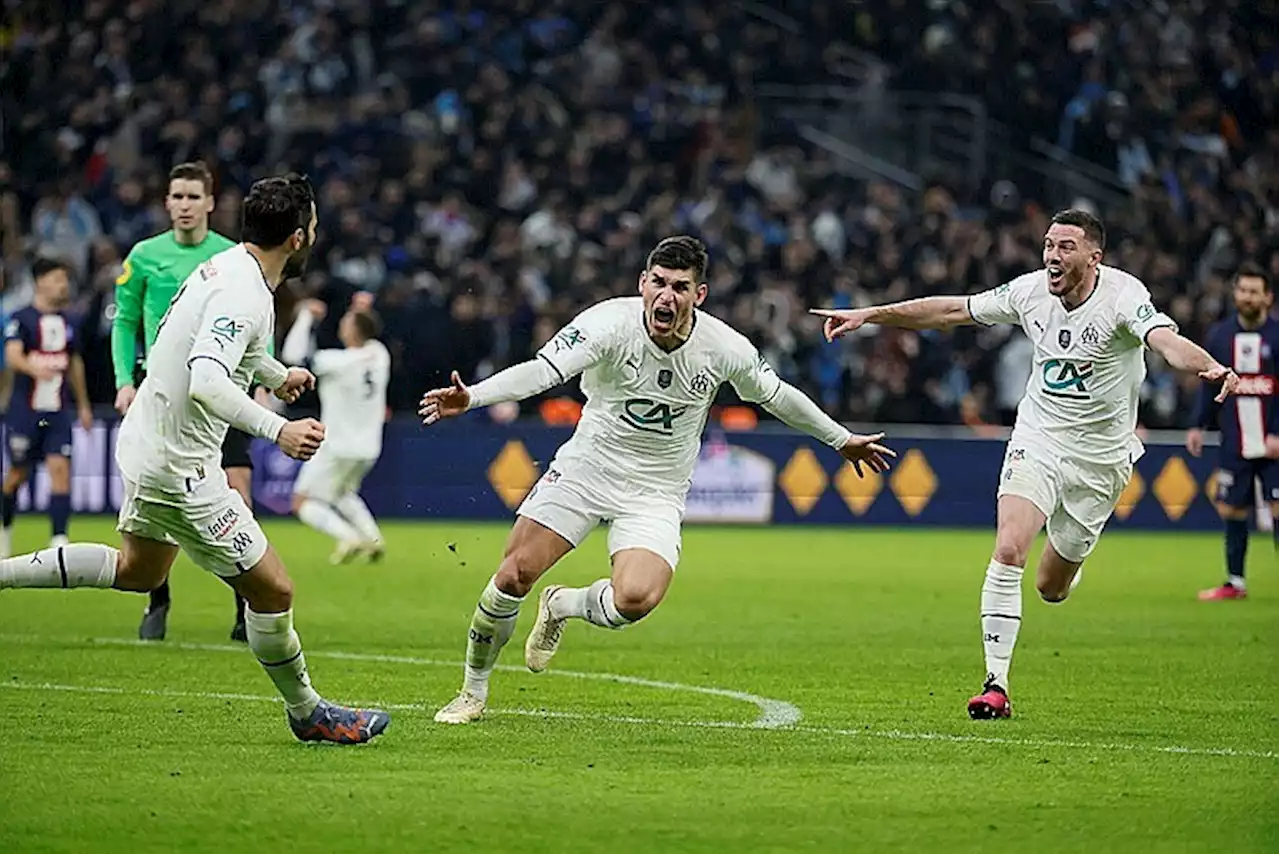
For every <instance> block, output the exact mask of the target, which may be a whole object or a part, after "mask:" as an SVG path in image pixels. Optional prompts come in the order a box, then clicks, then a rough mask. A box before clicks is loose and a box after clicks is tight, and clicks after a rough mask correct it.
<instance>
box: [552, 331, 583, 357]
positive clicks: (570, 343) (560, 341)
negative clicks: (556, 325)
mask: <svg viewBox="0 0 1280 854" xmlns="http://www.w3.org/2000/svg"><path fill="white" fill-rule="evenodd" d="M554 340H555V344H556V352H557V353H560V352H563V351H564V350H571V349H573V348H574V347H576V346H578V345H579V344H581V343H583V342H584V341H586V340H587V336H586V335H583V334H582V330H580V329H578V327H576V326H566V327H565V328H564V329H561V330H560V331H559V332H557V333H556V337H555V339H554Z"/></svg>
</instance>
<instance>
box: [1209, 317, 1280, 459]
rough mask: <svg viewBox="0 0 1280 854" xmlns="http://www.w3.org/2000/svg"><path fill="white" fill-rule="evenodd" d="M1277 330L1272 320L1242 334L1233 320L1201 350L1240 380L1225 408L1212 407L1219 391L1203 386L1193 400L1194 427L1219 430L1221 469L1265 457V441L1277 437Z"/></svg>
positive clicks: (1221, 326) (1222, 325)
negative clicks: (1229, 369)
mask: <svg viewBox="0 0 1280 854" xmlns="http://www.w3.org/2000/svg"><path fill="white" fill-rule="evenodd" d="M1277 328H1278V327H1277V322H1276V318H1275V317H1274V316H1272V315H1267V318H1266V320H1265V321H1263V323H1262V326H1260V327H1258V328H1257V329H1245V328H1244V326H1243V325H1241V323H1240V316H1239V315H1234V316H1232V317H1230V318H1228V319H1227V320H1224V321H1222V322H1221V323H1219V324H1218V325H1216V326H1214V327H1213V329H1212V330H1210V332H1209V340H1208V341H1207V342H1206V344H1205V349H1206V350H1208V351H1209V354H1210V355H1211V356H1213V357H1214V358H1215V359H1217V360H1218V361H1219V362H1221V363H1222V364H1224V365H1226V366H1227V367H1229V368H1231V369H1232V370H1234V371H1235V372H1236V373H1237V374H1239V375H1240V390H1239V391H1238V392H1237V393H1236V394H1235V395H1233V396H1231V397H1228V398H1227V401H1226V403H1225V404H1218V403H1215V402H1214V400H1213V398H1214V395H1216V394H1217V392H1218V388H1217V387H1216V386H1210V385H1208V384H1203V385H1202V386H1201V388H1200V394H1199V397H1198V398H1197V400H1196V413H1195V425H1194V426H1196V427H1202V428H1204V429H1207V430H1212V429H1213V428H1214V427H1217V428H1218V429H1219V430H1221V431H1222V446H1221V448H1220V449H1219V455H1220V457H1221V459H1222V461H1223V463H1224V465H1225V464H1227V463H1230V462H1232V461H1235V460H1255V459H1260V458H1262V457H1264V456H1266V439H1267V436H1274V435H1276V432H1277V425H1276V418H1277V416H1276V352H1277V350H1280V340H1278V339H1280V335H1278V333H1277Z"/></svg>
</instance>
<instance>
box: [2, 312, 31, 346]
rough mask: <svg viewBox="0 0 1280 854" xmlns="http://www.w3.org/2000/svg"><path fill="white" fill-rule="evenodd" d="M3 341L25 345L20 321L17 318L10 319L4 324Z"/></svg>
mask: <svg viewBox="0 0 1280 854" xmlns="http://www.w3.org/2000/svg"><path fill="white" fill-rule="evenodd" d="M4 340H5V343H8V342H10V341H22V342H23V343H24V344H25V343H26V341H25V339H24V337H23V334H22V321H20V320H19V319H18V318H17V317H11V318H9V319H8V321H6V322H5V325H4Z"/></svg>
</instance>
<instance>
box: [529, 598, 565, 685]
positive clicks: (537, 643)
mask: <svg viewBox="0 0 1280 854" xmlns="http://www.w3.org/2000/svg"><path fill="white" fill-rule="evenodd" d="M563 589H564V585H563V584H550V585H548V586H547V587H546V588H545V589H544V590H543V591H542V595H541V596H539V597H538V619H537V620H535V621H534V623H533V628H532V629H531V630H530V631H529V639H528V640H526V641H525V642H524V664H525V666H526V667H528V668H529V669H530V670H532V671H533V672H534V673H541V672H542V671H544V670H546V669H547V665H548V664H550V663H551V657H552V656H554V655H555V654H556V649H557V648H559V646H560V635H561V634H563V633H564V622H565V621H564V618H561V619H558V620H557V619H556V618H555V617H553V616H551V597H552V596H554V595H556V593H557V592H558V591H560V590H563Z"/></svg>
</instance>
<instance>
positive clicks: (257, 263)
mask: <svg viewBox="0 0 1280 854" xmlns="http://www.w3.org/2000/svg"><path fill="white" fill-rule="evenodd" d="M240 248H241V249H243V250H244V254H246V255H248V256H249V259H250V260H251V261H253V266H255V267H257V268H258V275H259V276H261V277H262V286H263V287H264V288H266V289H267V291H268V292H269V293H271V294H275V292H276V289H275V288H273V287H271V283H270V282H268V281H267V271H266V270H264V269H262V262H261V261H259V260H258V256H257V255H254V254H253V253H252V252H250V251H249V247H248V246H245V245H244V244H243V243H241V244H240Z"/></svg>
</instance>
